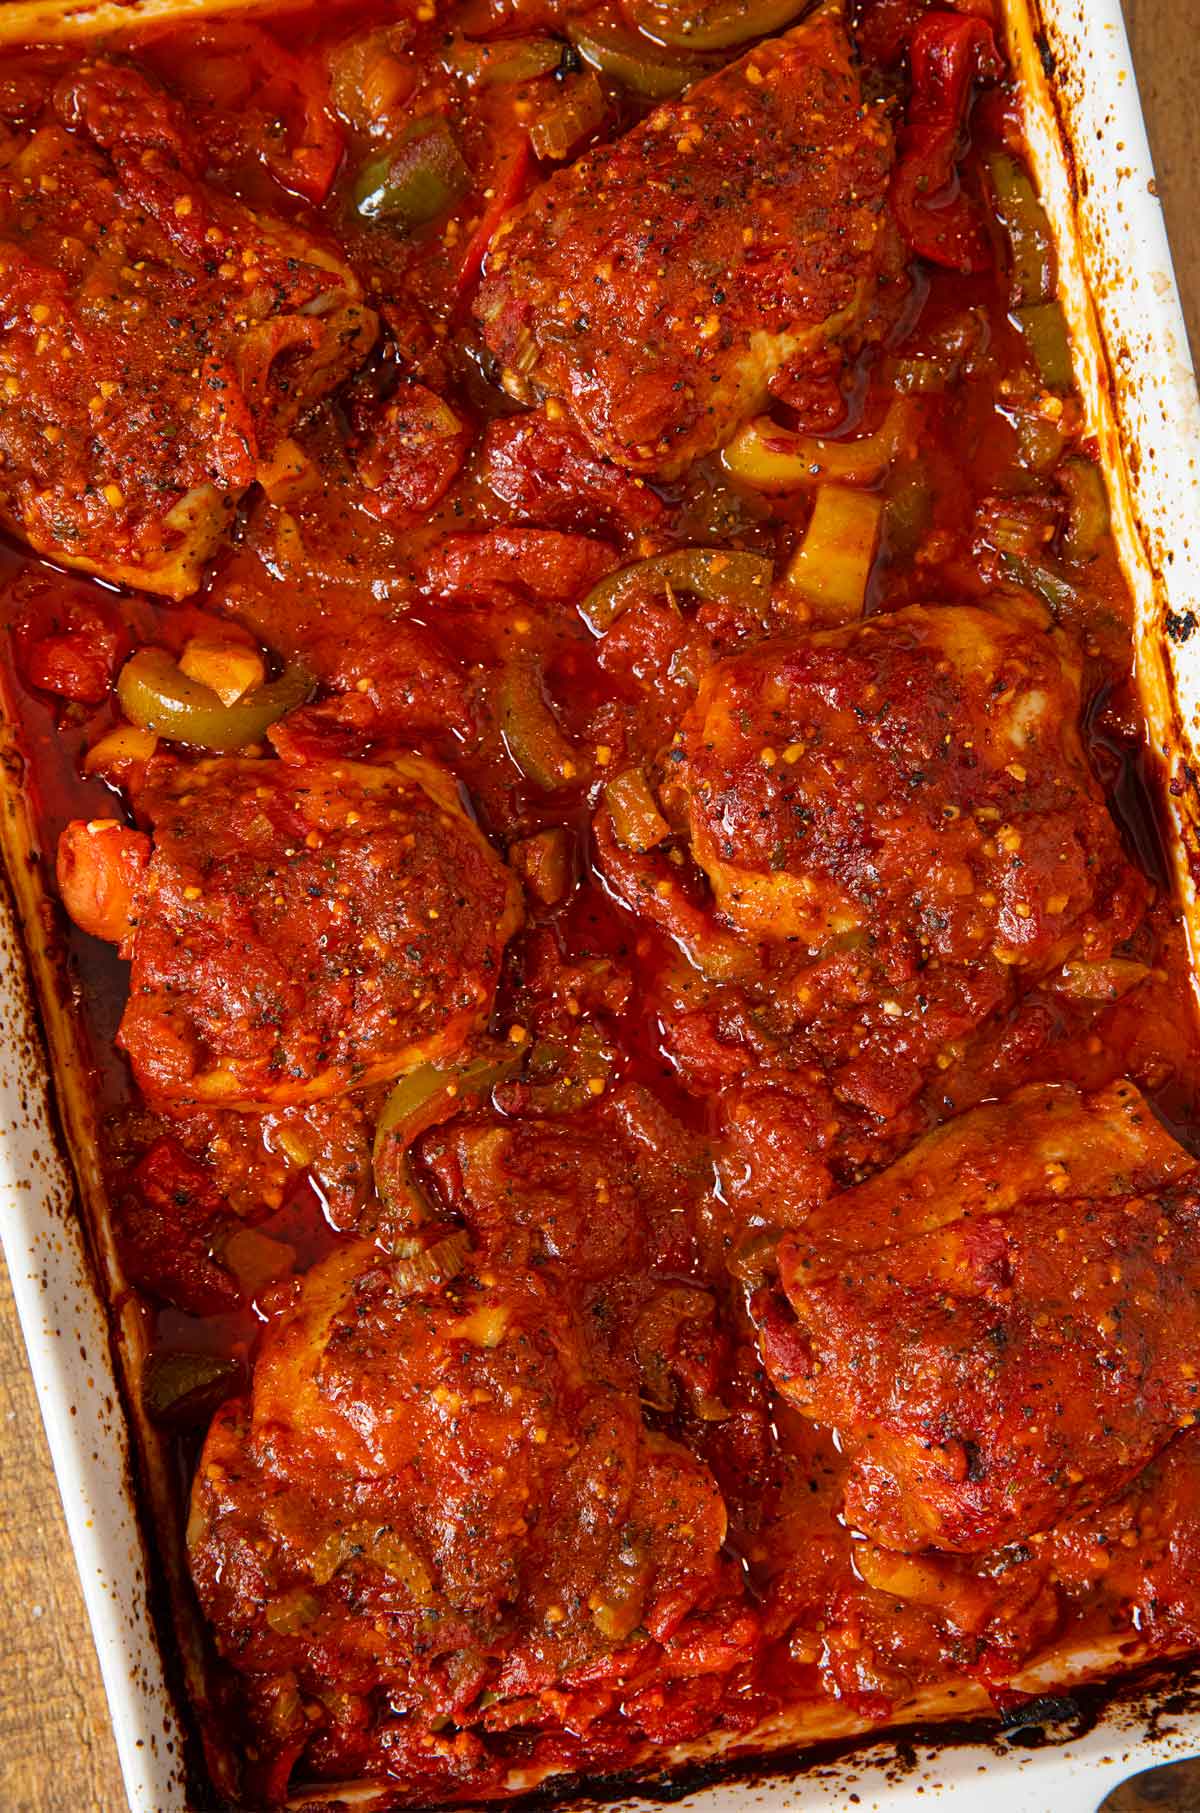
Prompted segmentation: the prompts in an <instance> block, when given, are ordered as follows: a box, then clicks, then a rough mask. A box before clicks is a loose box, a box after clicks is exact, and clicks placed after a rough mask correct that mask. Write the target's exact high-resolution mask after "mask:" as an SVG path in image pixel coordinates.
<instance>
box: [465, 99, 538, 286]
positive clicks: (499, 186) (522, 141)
mask: <svg viewBox="0 0 1200 1813" xmlns="http://www.w3.org/2000/svg"><path fill="white" fill-rule="evenodd" d="M528 169H529V140H528V139H527V138H526V136H525V134H524V133H523V132H522V133H519V134H518V135H517V137H516V138H515V139H513V140H512V141H511V143H510V144H509V146H508V148H507V150H506V151H505V152H504V153H503V154H502V155H501V157H500V159H499V162H498V163H497V165H496V169H495V173H494V175H493V177H492V180H491V182H490V183H489V184H488V187H489V189H490V190H491V195H490V197H489V199H488V202H487V205H486V206H485V208H484V210H483V214H482V216H481V217H480V221H479V225H478V226H477V227H476V229H475V231H474V232H473V233H472V235H471V237H470V239H469V240H468V241H467V249H466V251H465V252H464V253H463V261H462V264H461V265H460V266H459V270H458V276H457V278H456V279H455V284H454V293H455V297H456V299H457V300H458V301H461V300H462V298H463V297H464V296H465V295H466V293H467V291H468V290H469V289H470V288H471V285H472V284H473V283H474V282H475V280H476V278H477V277H478V276H479V272H480V269H481V267H482V265H483V261H484V259H485V258H486V256H487V250H488V247H489V246H490V245H491V243H492V240H493V239H494V238H495V236H496V229H497V227H498V226H499V225H500V222H501V221H502V220H503V219H504V216H505V215H506V214H507V213H508V211H509V209H510V208H512V207H514V206H515V205H516V202H517V198H518V197H519V195H520V193H521V190H522V188H523V187H524V183H525V176H526V173H527V171H528Z"/></svg>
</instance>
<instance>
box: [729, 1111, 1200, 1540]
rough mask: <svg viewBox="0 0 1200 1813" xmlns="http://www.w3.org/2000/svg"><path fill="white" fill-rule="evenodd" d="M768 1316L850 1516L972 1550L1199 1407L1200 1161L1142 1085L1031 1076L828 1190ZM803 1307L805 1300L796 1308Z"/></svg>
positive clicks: (1042, 1518)
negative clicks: (835, 1450)
mask: <svg viewBox="0 0 1200 1813" xmlns="http://www.w3.org/2000/svg"><path fill="white" fill-rule="evenodd" d="M779 1259H780V1279H781V1283H782V1287H783V1291H784V1293H786V1297H787V1304H784V1303H783V1302H782V1301H781V1300H780V1299H779V1298H778V1297H777V1296H773V1295H771V1294H769V1293H759V1296H758V1298H757V1299H756V1305H755V1309H756V1314H757V1317H758V1320H759V1323H760V1328H761V1332H762V1347H763V1353H764V1357H765V1360H766V1364H767V1368H768V1371H769V1372H770V1375H771V1377H772V1379H773V1381H774V1383H775V1385H776V1386H777V1388H778V1389H779V1390H780V1391H781V1392H782V1393H783V1394H784V1396H785V1397H787V1398H788V1399H789V1400H790V1401H791V1402H792V1403H794V1404H796V1405H797V1406H798V1407H799V1408H800V1409H801V1410H803V1411H804V1413H805V1414H806V1415H807V1416H809V1417H811V1418H812V1419H813V1420H814V1421H816V1422H819V1423H822V1424H825V1425H827V1426H829V1427H830V1428H833V1429H835V1430H836V1431H837V1433H838V1436H839V1438H840V1441H841V1444H842V1448H843V1451H844V1453H845V1454H846V1456H847V1458H848V1460H849V1463H850V1471H849V1476H848V1480H847V1486H846V1500H845V1512H846V1516H847V1518H848V1520H849V1521H850V1522H851V1523H852V1524H853V1525H854V1526H855V1527H857V1528H858V1529H860V1530H862V1531H864V1532H865V1533H866V1534H867V1535H868V1536H870V1537H871V1538H872V1539H873V1540H874V1541H875V1542H877V1543H880V1544H881V1545H883V1546H884V1547H886V1548H891V1549H899V1550H905V1551H913V1550H920V1549H924V1548H934V1549H943V1550H950V1551H956V1552H960V1553H967V1554H971V1553H978V1552H981V1551H983V1550H986V1549H990V1548H994V1547H996V1546H997V1545H999V1544H1002V1543H1007V1542H1018V1541H1021V1540H1024V1539H1026V1538H1028V1537H1030V1536H1033V1535H1035V1534H1036V1533H1037V1532H1039V1531H1042V1530H1045V1529H1047V1528H1049V1527H1050V1526H1051V1525H1053V1524H1054V1523H1055V1522H1056V1521H1058V1520H1059V1519H1060V1518H1062V1517H1064V1516H1066V1515H1067V1514H1068V1513H1070V1512H1072V1511H1074V1510H1075V1509H1077V1508H1079V1507H1080V1506H1083V1505H1087V1504H1095V1503H1099V1502H1102V1501H1103V1500H1104V1499H1106V1498H1108V1497H1110V1496H1111V1495H1112V1494H1113V1493H1115V1492H1117V1491H1118V1490H1120V1489H1121V1487H1123V1486H1124V1485H1125V1483H1126V1482H1127V1481H1128V1480H1130V1479H1131V1478H1132V1477H1133V1476H1134V1475H1135V1474H1136V1473H1137V1472H1138V1471H1139V1470H1140V1469H1141V1468H1142V1467H1144V1466H1145V1465H1146V1464H1147V1462H1148V1461H1149V1460H1150V1459H1151V1458H1152V1457H1153V1456H1154V1455H1155V1454H1156V1453H1157V1452H1158V1451H1159V1450H1160V1449H1161V1448H1162V1447H1163V1446H1164V1445H1165V1444H1166V1443H1167V1442H1168V1441H1169V1440H1170V1439H1171V1437H1172V1436H1173V1435H1174V1434H1175V1432H1176V1431H1177V1430H1178V1429H1180V1428H1185V1427H1189V1426H1190V1425H1191V1424H1192V1423H1193V1422H1194V1421H1195V1416H1196V1413H1197V1410H1198V1408H1200V1368H1198V1366H1197V1363H1196V1351H1197V1341H1198V1339H1200V1167H1198V1166H1197V1164H1196V1162H1195V1160H1193V1159H1192V1158H1191V1157H1190V1155H1189V1154H1188V1153H1186V1152H1185V1151H1184V1150H1183V1149H1182V1148H1181V1147H1179V1146H1177V1145H1176V1143H1175V1142H1174V1140H1173V1139H1171V1138H1170V1136H1169V1135H1168V1134H1167V1133H1166V1132H1165V1131H1164V1130H1163V1128H1162V1127H1161V1126H1160V1125H1159V1124H1158V1122H1157V1121H1156V1120H1155V1119H1154V1116H1153V1115H1152V1113H1151V1112H1150V1109H1149V1108H1148V1107H1147V1105H1146V1103H1145V1102H1144V1101H1143V1100H1142V1098H1141V1096H1140V1095H1139V1094H1138V1091H1137V1090H1136V1089H1135V1088H1134V1086H1133V1084H1132V1083H1120V1084H1117V1085H1114V1086H1113V1087H1112V1088H1111V1089H1108V1090H1105V1091H1104V1092H1103V1093H1101V1094H1098V1095H1095V1096H1091V1097H1087V1096H1082V1095H1081V1094H1080V1093H1079V1092H1078V1091H1077V1090H1076V1089H1075V1088H1074V1087H1072V1086H1070V1085H1053V1084H1036V1085H1033V1086H1030V1087H1027V1088H1025V1089H1021V1090H1019V1091H1017V1093H1016V1094H1015V1095H1013V1096H1011V1097H1010V1098H1009V1099H1008V1100H1007V1101H1005V1102H1002V1103H991V1104H988V1105H987V1106H985V1107H981V1108H976V1109H974V1110H972V1111H971V1112H970V1113H968V1114H965V1115H963V1116H962V1117H961V1118H960V1119H959V1120H956V1121H952V1122H949V1123H948V1124H947V1125H945V1126H943V1127H940V1128H938V1129H937V1131H936V1132H934V1133H932V1134H930V1135H928V1136H927V1137H926V1138H925V1139H923V1140H921V1141H919V1142H918V1144H917V1145H916V1146H914V1147H913V1149H912V1150H911V1151H910V1152H909V1153H908V1154H907V1155H906V1157H904V1158H903V1159H901V1160H900V1161H899V1162H898V1163H897V1164H895V1165H893V1166H891V1167H890V1169H888V1170H886V1171H884V1172H882V1173H881V1174H880V1175H879V1176H877V1177H875V1178H873V1179H872V1180H871V1181H870V1182H869V1183H866V1184H863V1185H861V1186H859V1187H858V1188H856V1189H852V1190H847V1191H843V1192H842V1193H841V1194H840V1195H838V1196H835V1197H833V1198H831V1199H830V1201H829V1202H828V1203H826V1204H825V1205H823V1206H822V1207H821V1208H820V1209H819V1210H817V1212H816V1213H815V1214H814V1215H813V1216H812V1217H811V1218H810V1219H809V1221H808V1222H807V1224H806V1226H805V1228H804V1230H803V1232H801V1233H797V1234H792V1235H789V1236H788V1237H787V1238H786V1239H785V1240H784V1242H783V1244H782V1246H781V1248H780V1255H779ZM789 1305H790V1308H789Z"/></svg>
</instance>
